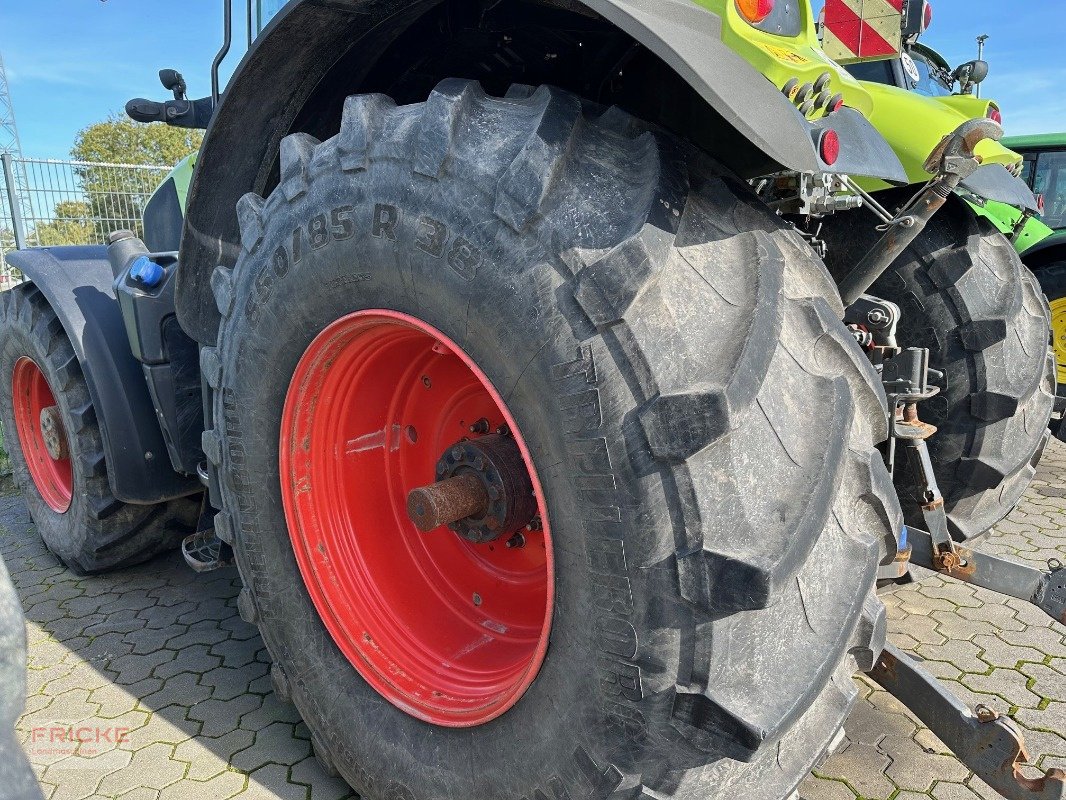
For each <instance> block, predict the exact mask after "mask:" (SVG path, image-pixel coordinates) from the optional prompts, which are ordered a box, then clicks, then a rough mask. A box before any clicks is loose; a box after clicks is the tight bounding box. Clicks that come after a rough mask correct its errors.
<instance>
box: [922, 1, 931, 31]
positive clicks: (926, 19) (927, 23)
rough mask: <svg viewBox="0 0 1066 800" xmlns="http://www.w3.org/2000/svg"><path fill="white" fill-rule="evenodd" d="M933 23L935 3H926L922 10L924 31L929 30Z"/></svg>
mask: <svg viewBox="0 0 1066 800" xmlns="http://www.w3.org/2000/svg"><path fill="white" fill-rule="evenodd" d="M932 24H933V4H932V3H926V4H925V8H924V9H923V10H922V32H923V33H924V32H925V31H927V30H929V28H930V27H931V26H932Z"/></svg>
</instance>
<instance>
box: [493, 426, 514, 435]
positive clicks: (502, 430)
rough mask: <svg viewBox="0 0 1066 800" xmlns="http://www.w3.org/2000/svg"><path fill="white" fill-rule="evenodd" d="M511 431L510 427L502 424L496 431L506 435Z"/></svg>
mask: <svg viewBox="0 0 1066 800" xmlns="http://www.w3.org/2000/svg"><path fill="white" fill-rule="evenodd" d="M510 432H511V429H510V428H508V427H507V426H506V425H501V426H500V427H498V428H497V429H496V433H498V434H499V435H500V436H506V435H507V434H509V433H510Z"/></svg>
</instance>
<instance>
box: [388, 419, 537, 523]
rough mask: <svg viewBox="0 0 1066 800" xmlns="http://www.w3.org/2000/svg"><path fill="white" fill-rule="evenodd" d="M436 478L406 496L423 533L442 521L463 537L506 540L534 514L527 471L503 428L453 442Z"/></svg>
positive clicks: (531, 490) (532, 518)
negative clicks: (500, 430) (494, 432)
mask: <svg viewBox="0 0 1066 800" xmlns="http://www.w3.org/2000/svg"><path fill="white" fill-rule="evenodd" d="M475 425H476V423H475ZM480 427H481V428H482V429H484V427H485V426H484V425H482V426H480ZM436 478H437V482H436V483H433V484H430V485H429V486H422V487H419V488H418V489H414V490H413V491H411V492H410V493H409V494H408V497H407V513H408V516H410V517H411V521H412V522H414V523H415V526H416V527H417V528H418V529H419V530H420V531H422V532H423V533H428V532H429V531H432V530H435V529H437V528H439V527H441V526H442V525H446V526H448V527H449V528H451V529H452V530H453V531H454V532H455V533H457V534H459V535H460V536H462V537H463V538H464V539H467V540H468V541H471V542H474V543H476V544H485V543H487V542H492V541H495V540H496V539H501V538H503V539H504V540H509V539H510V538H511V537H512V536H514V534H516V533H517V532H519V531H521V530H523V529H525V528H526V526H528V525H531V524H532V523H533V521H534V519H535V517H536V514H537V501H536V497H535V496H534V494H533V484H532V482H531V481H530V478H529V472H528V470H527V469H526V465H525V461H524V460H523V458H522V454H521V452H520V451H519V449H518V445H517V444H516V443H515V441H514V438H513V437H511V436H508V435H507V434H506V433H496V434H489V435H487V436H481V437H479V438H476V439H463V440H462V441H459V442H456V443H455V444H454V445H452V446H451V447H449V448H448V449H447V450H446V451H445V452H444V455H443V456H441V458H440V461H438V462H437V474H436ZM529 529H530V530H532V528H529Z"/></svg>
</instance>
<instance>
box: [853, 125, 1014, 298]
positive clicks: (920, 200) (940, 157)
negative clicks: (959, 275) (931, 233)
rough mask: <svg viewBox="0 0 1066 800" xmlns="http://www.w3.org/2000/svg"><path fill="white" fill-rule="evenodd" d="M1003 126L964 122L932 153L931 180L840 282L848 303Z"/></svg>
mask: <svg viewBox="0 0 1066 800" xmlns="http://www.w3.org/2000/svg"><path fill="white" fill-rule="evenodd" d="M1002 138H1003V129H1002V128H1001V127H1000V126H999V125H997V124H996V123H995V122H993V121H992V120H990V119H972V120H969V121H968V122H964V123H963V124H962V125H960V126H959V127H958V129H956V130H955V132H954V133H952V134H950V135H948V136H946V137H944V139H943V140H942V141H941V142H940V144H939V145H938V146H937V147H936V149H935V150H933V152H932V153H931V154H930V156H929V159H928V160H927V161H926V163H925V170H926V172H929V173H930V174H932V175H934V176H935V177H934V178H933V180H932V181H930V183H929V184H928V185H927V186H926V187H925V188H924V189H923V190H922V191H921V192H919V193H918V195H917V196H916V197H915V198H914V199H913V200H912V201H911V202H910V204H909V205H908V206H907V207H906V208H904V209H903V210H902V211H901V212H899V213H898V214H897V216H896V218H895V219H894V220H892V221H891V222H889V223H888V226H887V230H886V231H885V235H884V236H883V237H882V238H881V241H879V242H878V243H877V244H876V245H874V247H873V249H872V250H870V252H869V253H867V254H866V256H865V257H864V258H863V259H862V261H860V262H859V263H858V264H857V265H856V266H855V268H854V269H853V270H852V271H851V272H850V273H848V275H847V276H846V277H845V278H844V279H843V280H842V281H841V282H840V296H841V298H843V300H844V305H845V306H850V305H852V304H853V303H855V301H856V300H858V299H859V298H860V297H861V296H862V295H863V294H864V293H865V292H866V291H867V290H868V289H869V288H870V287H871V286H873V285H874V283H876V282H877V279H878V278H880V277H881V275H882V274H883V273H884V271H885V270H886V269H888V268H889V267H890V266H892V264H893V263H894V262H895V261H896V259H897V258H899V257H900V255H901V254H902V253H903V251H904V250H906V249H907V248H908V247H910V245H911V244H912V243H913V242H914V240H915V239H917V238H918V236H919V235H920V234H921V232H922V231H923V230H925V227H926V226H927V225H928V224H929V221H930V220H931V219H932V218H933V217H934V216H935V215H936V212H937V211H939V210H940V208H941V207H942V206H943V205H944V204H945V203H946V202H947V200H948V198H949V197H951V194H952V192H954V191H955V190H956V189H957V188H958V186H959V184H960V183H962V181H963V180H965V179H966V178H968V177H970V176H971V175H973V173H974V172H976V171H977V168H978V167H980V166H981V161H980V159H979V158H978V157H977V156H975V155H974V148H975V147H977V145H978V144H980V143H981V142H983V141H984V140H985V139H992V140H994V141H999V140H1000V139H1002Z"/></svg>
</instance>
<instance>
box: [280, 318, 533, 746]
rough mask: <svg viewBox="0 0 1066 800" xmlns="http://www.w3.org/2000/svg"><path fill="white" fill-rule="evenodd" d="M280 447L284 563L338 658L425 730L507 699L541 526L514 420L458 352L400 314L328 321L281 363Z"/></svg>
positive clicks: (524, 671) (522, 676) (526, 671)
mask: <svg viewBox="0 0 1066 800" xmlns="http://www.w3.org/2000/svg"><path fill="white" fill-rule="evenodd" d="M279 444H280V463H279V470H280V475H281V490H282V500H283V502H284V506H285V516H286V521H287V523H288V528H289V535H290V538H291V539H292V544H293V550H294V552H295V555H296V560H297V563H298V565H299V568H300V574H301V577H302V578H303V582H304V586H305V587H306V588H307V592H308V595H309V596H310V599H311V601H312V602H313V604H314V607H315V610H316V611H317V613H318V616H319V618H320V619H321V621H322V623H323V625H324V626H325V627H326V629H327V630H328V632H329V634H330V635H331V637H332V638H333V641H334V642H335V643H336V645H337V647H338V649H339V650H340V651H341V652H342V653H343V654H344V655H345V657H346V658H347V659H348V661H349V663H351V665H352V667H353V668H354V669H355V670H356V671H357V672H359V674H360V675H361V676H362V678H363V679H364V680H365V681H366V682H367V683H368V684H369V685H370V686H371V687H373V689H374V690H376V691H377V692H378V693H379V694H380V695H381V696H382V697H384V698H385V699H386V700H388V701H389V702H390V703H392V704H393V705H394V706H396V707H397V708H399V709H401V710H403V711H404V712H406V713H408V714H410V715H412V716H414V717H417V718H418V719H421V720H423V721H426V722H429V723H433V724H436V725H441V726H446V727H458V728H465V727H473V726H476V725H482V724H484V723H486V722H489V721H490V720H492V719H495V718H497V717H499V716H500V715H501V714H504V713H505V712H506V711H507V710H508V709H510V708H511V707H513V706H514V705H515V704H516V703H517V702H518V701H519V700H520V699H521V698H522V696H523V695H524V694H525V692H526V690H527V689H528V688H529V687H530V685H531V684H532V683H533V681H534V679H535V678H536V676H537V674H538V672H539V671H540V668H541V665H542V664H543V662H544V658H545V654H546V653H547V648H548V637H549V634H550V630H551V620H552V613H553V602H554V600H553V598H554V572H553V569H554V568H553V558H552V549H551V530H550V525H549V520H548V514H547V506H546V504H545V500H544V492H543V490H542V488H541V486H540V483H539V481H538V478H537V474H536V470H535V469H534V466H533V460H532V457H531V456H530V450H529V447H528V446H527V445H526V442H525V439H524V438H523V436H522V431H521V430H520V429H519V426H518V424H517V421H516V420H515V418H514V417H513V416H512V415H511V413H510V411H509V410H508V408H507V406H506V404H505V403H504V401H503V399H502V397H501V396H500V394H499V392H498V391H497V390H496V389H495V387H494V386H493V385H492V383H491V382H490V380H489V378H488V377H487V376H486V374H485V372H484V371H482V369H481V368H480V367H479V366H478V364H477V363H476V362H475V361H474V359H473V358H472V357H471V356H470V355H469V354H468V353H466V352H465V351H464V350H463V349H462V348H460V347H459V346H458V345H457V344H456V343H455V342H453V341H451V340H450V339H448V338H447V337H446V336H445V335H444V334H443V333H442V332H441V331H439V330H437V329H436V328H434V327H432V326H430V325H429V324H428V323H426V322H424V321H422V320H419V319H417V318H415V317H411V316H408V315H405V314H400V313H397V312H394V311H386V310H377V311H361V312H357V313H355V314H351V315H349V316H347V317H344V318H342V319H339V320H337V321H336V322H334V323H333V324H332V325H330V326H328V327H327V328H326V329H325V330H324V331H322V333H321V334H319V336H318V337H317V338H316V339H315V340H314V341H313V342H312V343H311V345H310V346H309V347H308V349H307V350H306V351H305V353H304V355H303V356H302V358H301V359H300V361H299V363H298V364H297V366H296V370H295V373H294V375H293V378H292V381H291V383H290V384H289V390H288V394H287V396H286V400H285V408H284V413H283V416H282V422H281V436H280V442H279ZM523 526H524V527H525V530H524V532H523V531H522V529H523ZM448 528H450V530H448ZM453 532H454V533H453ZM505 538H506V541H504V540H505Z"/></svg>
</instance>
